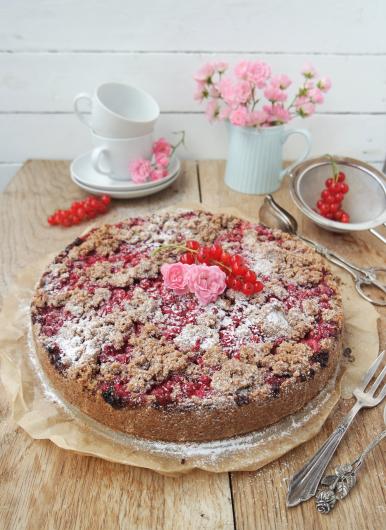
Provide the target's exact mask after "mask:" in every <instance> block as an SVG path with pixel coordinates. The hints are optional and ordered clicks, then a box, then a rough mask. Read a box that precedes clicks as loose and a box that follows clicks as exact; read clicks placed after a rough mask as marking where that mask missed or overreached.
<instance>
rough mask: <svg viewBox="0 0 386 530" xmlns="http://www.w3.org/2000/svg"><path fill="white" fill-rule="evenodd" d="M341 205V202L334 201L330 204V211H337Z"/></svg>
mask: <svg viewBox="0 0 386 530" xmlns="http://www.w3.org/2000/svg"><path fill="white" fill-rule="evenodd" d="M339 206H340V203H338V202H333V203H332V204H330V212H331V213H336V212H337V211H338V210H339Z"/></svg>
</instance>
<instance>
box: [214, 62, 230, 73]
mask: <svg viewBox="0 0 386 530" xmlns="http://www.w3.org/2000/svg"><path fill="white" fill-rule="evenodd" d="M214 67H215V69H216V70H217V72H219V73H220V74H223V73H224V72H225V70H227V69H228V67H229V65H228V63H226V62H224V61H220V62H218V63H215V65H214Z"/></svg>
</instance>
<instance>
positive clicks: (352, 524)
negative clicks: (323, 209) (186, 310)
mask: <svg viewBox="0 0 386 530" xmlns="http://www.w3.org/2000/svg"><path fill="white" fill-rule="evenodd" d="M223 174H224V163H223V162H213V161H212V162H207V161H203V162H200V163H199V175H200V189H201V197H202V203H203V205H204V206H205V205H206V206H208V207H211V206H212V207H227V206H228V207H229V206H233V207H237V208H239V209H240V210H241V211H242V212H244V213H245V214H246V215H248V216H255V217H256V219H257V218H258V210H259V207H260V205H261V204H262V201H263V196H250V195H243V194H241V193H237V192H234V191H232V190H231V189H229V188H227V187H226V186H225V184H224V181H223ZM274 196H275V198H277V200H278V201H279V203H280V204H281V205H283V206H284V208H286V209H288V210H289V211H290V212H291V213H292V214H293V215H294V216H295V217H296V218H297V220H298V221H299V226H300V229H301V231H302V232H303V233H304V234H305V235H307V236H308V237H310V238H313V239H315V240H317V241H320V242H321V243H323V244H325V245H327V246H329V247H330V248H331V249H335V250H339V252H340V253H341V254H343V255H345V256H346V257H348V258H349V259H352V260H353V261H354V260H355V262H356V263H359V264H361V265H370V264H372V265H384V262H385V250H384V247H383V246H382V243H381V242H379V241H377V240H376V239H375V238H374V237H373V236H371V235H370V234H369V233H366V232H362V233H360V234H350V235H344V236H342V235H338V234H333V233H330V232H327V231H324V230H322V229H319V228H318V227H316V226H315V225H314V224H313V223H311V222H310V221H308V220H307V219H305V218H304V216H302V215H301V214H299V211H298V210H297V209H296V207H295V206H294V204H293V203H292V200H291V198H290V195H289V191H288V182H285V183H284V185H283V186H282V187H281V189H280V190H279V191H278V192H276V193H275V194H274ZM380 313H381V314H382V324H380V327H379V330H380V336H381V343H383V344H384V343H385V338H386V330H385V328H386V326H385V322H386V310H383V311H382V310H380ZM351 404H352V401H351V400H350V401H344V402H341V403H340V404H339V406H338V407H337V409H336V411H335V412H334V414H333V415H332V416H331V418H329V419H328V421H327V422H326V424H325V425H324V427H323V429H322V431H321V433H320V434H319V435H318V436H316V437H315V438H314V439H312V440H310V441H309V442H308V443H306V444H304V445H302V446H301V447H299V448H297V449H295V450H293V451H292V452H291V453H289V454H287V455H284V456H283V457H282V458H280V459H279V460H278V461H276V462H273V463H272V464H270V465H268V466H266V467H264V468H263V469H261V470H259V471H257V472H255V473H233V474H232V490H233V499H234V508H235V519H236V526H237V528H238V530H241V529H243V530H252V529H253V530H260V529H262V530H284V529H293V528H297V529H299V530H301V529H303V528H304V529H305V528H307V529H309V528H318V529H321V530H324V529H336V528H356V529H358V530H362V529H363V530H364V529H369V530H375V529H378V528H382V527H383V526H384V522H385V513H386V489H385V480H384V470H385V469H386V454H385V452H384V450H383V451H382V449H381V447H380V446H378V448H376V449H375V450H374V452H373V453H372V454H371V455H370V456H369V457H368V460H367V464H366V465H365V466H364V468H363V470H362V473H361V475H360V478H359V482H358V484H357V486H356V487H355V489H354V490H353V492H352V493H351V494H350V496H349V497H348V498H347V499H345V500H344V501H342V502H341V503H339V504H338V506H337V507H336V508H335V509H334V511H333V513H332V514H330V515H328V516H325V515H321V514H319V513H317V512H316V510H315V507H314V504H313V502H312V501H311V502H308V503H303V504H302V505H301V506H298V507H296V508H292V509H290V510H289V509H287V507H286V504H285V498H286V492H287V484H288V478H289V477H291V476H292V475H293V474H294V473H295V471H297V470H298V469H299V468H300V467H301V466H302V465H303V463H304V462H305V461H306V460H307V459H308V458H310V457H311V456H312V455H313V454H314V452H315V451H316V449H317V448H318V447H319V446H320V445H321V444H322V442H323V441H324V440H325V439H326V438H327V437H328V435H329V434H330V433H331V432H332V431H333V429H334V428H335V427H336V426H337V425H338V423H339V421H340V420H341V419H342V417H343V415H344V414H345V413H346V412H347V411H348V409H349V408H350V406H351ZM382 427H383V407H378V408H376V409H370V410H367V411H362V413H360V416H359V417H358V418H357V419H356V420H355V423H354V424H353V426H352V428H351V430H350V431H349V433H348V434H347V436H346V438H345V439H344V440H343V443H342V445H341V447H340V448H339V450H338V452H337V455H336V457H335V458H334V460H333V465H336V464H337V463H347V462H349V461H351V460H352V459H354V458H355V456H356V455H357V454H358V453H359V452H360V451H362V450H363V449H364V447H365V446H366V445H367V443H369V442H370V440H371V439H372V438H373V437H374V436H375V435H376V434H377V433H378V432H379V431H380V430H381V429H382Z"/></svg>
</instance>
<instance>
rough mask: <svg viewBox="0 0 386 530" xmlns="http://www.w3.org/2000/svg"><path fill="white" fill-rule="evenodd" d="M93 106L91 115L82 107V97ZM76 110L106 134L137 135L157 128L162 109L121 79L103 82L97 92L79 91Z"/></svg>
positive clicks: (95, 130)
mask: <svg viewBox="0 0 386 530" xmlns="http://www.w3.org/2000/svg"><path fill="white" fill-rule="evenodd" d="M82 100H85V101H87V102H88V105H89V106H90V111H91V116H88V115H87V114H84V113H82V111H81V110H80V109H79V103H80V101H82ZM74 111H75V114H76V115H77V116H78V118H79V119H80V121H81V122H82V123H84V124H85V125H86V126H87V127H89V128H90V129H92V130H93V131H94V132H95V133H96V134H98V135H101V136H104V137H106V138H136V137H138V136H143V135H145V134H149V133H151V132H152V131H153V129H154V124H155V122H156V121H157V119H158V117H159V113H160V109H159V106H158V103H157V102H156V101H155V99H154V98H153V97H152V96H151V95H150V94H148V93H147V92H145V91H144V90H142V89H140V88H136V87H134V86H130V85H124V84H121V83H104V84H103V85H100V86H99V87H98V88H97V89H96V91H95V94H94V96H90V95H89V94H86V93H81V94H78V95H77V96H76V97H75V99H74Z"/></svg>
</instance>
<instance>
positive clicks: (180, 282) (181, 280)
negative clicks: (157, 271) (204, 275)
mask: <svg viewBox="0 0 386 530" xmlns="http://www.w3.org/2000/svg"><path fill="white" fill-rule="evenodd" d="M189 269H190V265H186V264H184V263H164V264H163V265H162V266H161V274H162V277H163V280H164V285H165V287H166V288H167V289H173V291H174V292H175V293H176V294H186V293H188V292H189V286H188V282H189V272H190V271H189Z"/></svg>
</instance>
